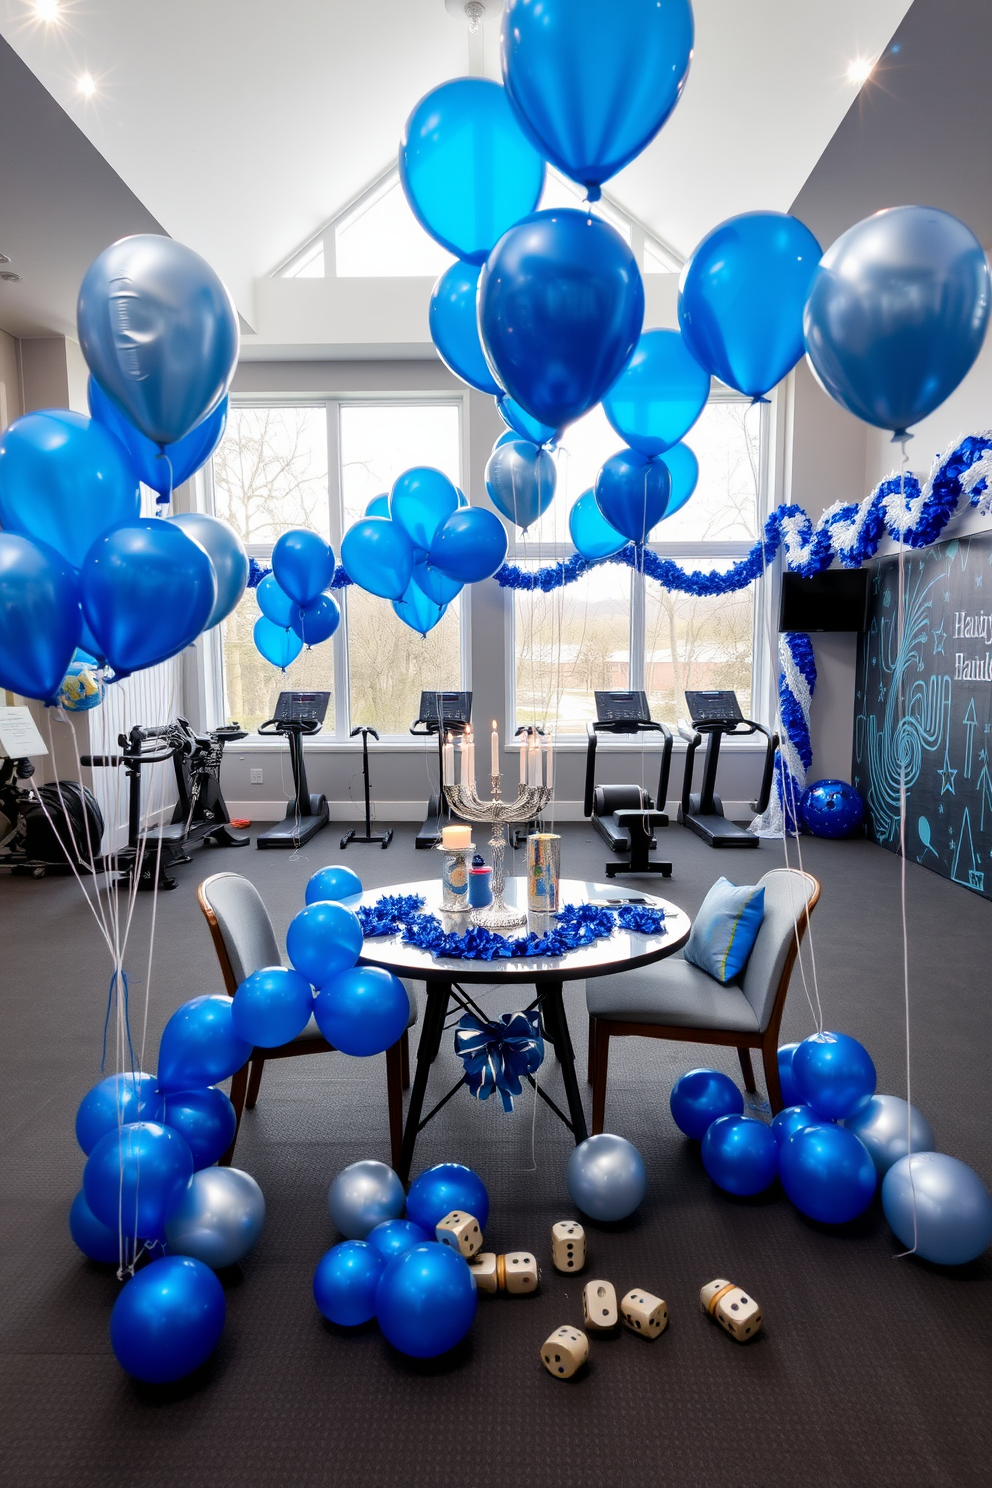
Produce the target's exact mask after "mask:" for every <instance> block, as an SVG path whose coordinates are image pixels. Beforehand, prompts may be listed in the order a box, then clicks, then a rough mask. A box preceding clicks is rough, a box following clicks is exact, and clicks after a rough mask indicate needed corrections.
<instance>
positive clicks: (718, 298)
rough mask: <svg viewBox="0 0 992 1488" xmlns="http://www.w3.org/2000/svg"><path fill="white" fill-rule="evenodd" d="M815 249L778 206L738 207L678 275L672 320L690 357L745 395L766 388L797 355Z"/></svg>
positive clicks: (816, 256) (804, 230) (759, 393)
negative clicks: (736, 213) (761, 208)
mask: <svg viewBox="0 0 992 1488" xmlns="http://www.w3.org/2000/svg"><path fill="white" fill-rule="evenodd" d="M820 251H821V250H820V245H819V243H818V242H817V241H816V239H815V238H814V236H813V234H812V233H811V232H810V230H809V228H808V227H805V226H804V225H803V223H801V222H800V221H799V220H798V219H797V218H795V217H789V216H787V215H786V213H784V212H744V213H743V214H742V215H741V216H740V217H731V218H729V219H728V220H727V221H726V222H721V224H720V226H719V227H715V228H714V229H713V231H712V232H711V233H708V234H707V235H706V237H705V238H704V239H703V241H702V242H701V243H700V244H699V246H698V247H697V248H696V249H695V250H694V251H693V254H692V257H691V258H690V259H689V262H688V263H687V264H686V266H685V268H684V269H683V270H682V277H681V279H680V280H679V325H680V326H681V328H682V335H683V336H684V337H685V342H686V345H687V346H688V348H689V350H690V351H691V352H692V354H693V356H694V357H695V358H696V361H697V362H699V363H700V364H701V365H702V366H703V367H705V368H706V370H707V371H708V372H712V374H713V376H714V377H719V379H720V381H721V382H725V383H726V384H727V386H728V387H733V388H736V389H737V391H738V392H740V393H746V394H747V395H748V397H749V398H758V397H761V396H762V395H763V394H764V393H767V392H769V391H770V390H771V389H772V388H773V387H774V386H775V384H776V383H777V382H780V381H781V379H782V378H783V377H784V376H785V375H786V373H787V372H789V371H791V370H792V368H793V367H794V366H795V365H796V363H797V362H798V360H799V358H800V357H801V356H802V354H803V306H804V305H805V303H806V296H807V294H808V293H809V287H810V283H811V282H812V278H813V274H814V273H815V271H816V266H817V264H818V263H819V260H820Z"/></svg>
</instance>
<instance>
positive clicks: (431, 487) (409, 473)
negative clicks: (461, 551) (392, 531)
mask: <svg viewBox="0 0 992 1488" xmlns="http://www.w3.org/2000/svg"><path fill="white" fill-rule="evenodd" d="M457 510H458V492H457V491H456V490H455V487H454V486H453V485H452V484H451V481H450V480H449V479H448V477H447V476H446V475H444V474H442V472H441V471H440V470H435V469H433V467H432V466H430V465H415V466H414V468H413V469H412V470H404V472H403V474H402V475H401V476H398V477H397V479H396V481H395V482H394V485H393V489H392V490H391V491H390V493H389V515H390V517H391V518H392V520H393V521H394V522H395V523H396V524H397V526H398V527H400V528H401V529H402V530H403V532H405V533H406V536H407V537H408V538H409V540H410V543H411V545H412V547H413V553H414V558H415V561H417V562H418V563H419V562H422V561H423V559H424V558H425V557H426V555H427V553H428V551H429V549H430V545H431V543H432V542H433V541H434V534H435V533H436V532H437V530H438V528H439V527H440V526H441V523H442V522H443V521H444V520H445V519H446V518H447V517H450V516H451V514H452V512H456V511H457Z"/></svg>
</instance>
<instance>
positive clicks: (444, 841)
mask: <svg viewBox="0 0 992 1488" xmlns="http://www.w3.org/2000/svg"><path fill="white" fill-rule="evenodd" d="M441 846H442V847H448V848H451V849H452V851H459V852H462V851H464V850H465V849H466V848H468V847H471V846H472V828H471V827H461V826H458V827H442V828H441Z"/></svg>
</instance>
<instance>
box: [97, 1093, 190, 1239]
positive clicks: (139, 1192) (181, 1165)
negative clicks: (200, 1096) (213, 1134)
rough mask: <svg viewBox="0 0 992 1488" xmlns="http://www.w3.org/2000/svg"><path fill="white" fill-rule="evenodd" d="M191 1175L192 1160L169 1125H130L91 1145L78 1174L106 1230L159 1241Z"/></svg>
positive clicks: (145, 1123)
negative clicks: (80, 1175)
mask: <svg viewBox="0 0 992 1488" xmlns="http://www.w3.org/2000/svg"><path fill="white" fill-rule="evenodd" d="M192 1176H193V1156H192V1153H191V1152H190V1150H189V1148H188V1147H187V1145H186V1142H185V1140H184V1139H183V1138H182V1137H181V1136H180V1135H179V1133H178V1132H177V1131H173V1130H172V1128H171V1126H163V1125H161V1124H160V1123H159V1122H157V1121H132V1122H129V1123H128V1124H127V1125H126V1126H122V1127H120V1128H117V1127H115V1128H114V1129H113V1130H112V1131H108V1132H106V1133H105V1134H104V1136H102V1137H101V1138H100V1140H99V1142H97V1144H96V1146H95V1147H94V1148H93V1151H92V1152H91V1153H90V1155H89V1157H88V1158H87V1159H86V1167H85V1168H84V1169H83V1193H84V1194H85V1195H86V1202H87V1204H89V1206H90V1209H91V1210H92V1211H93V1213H94V1214H95V1215H96V1217H97V1219H98V1220H100V1222H101V1224H105V1225H107V1226H108V1228H110V1229H112V1230H116V1229H118V1227H119V1228H120V1229H121V1230H122V1231H123V1233H124V1234H125V1235H129V1236H131V1237H132V1238H134V1237H135V1236H138V1235H140V1236H141V1238H142V1239H143V1240H163V1239H164V1238H165V1222H166V1220H167V1219H168V1217H169V1215H170V1214H171V1212H172V1210H173V1209H174V1208H175V1206H176V1205H177V1204H178V1202H179V1200H180V1199H181V1198H182V1196H183V1194H184V1193H185V1191H186V1185H187V1184H188V1183H189V1180H190V1179H191V1178H192Z"/></svg>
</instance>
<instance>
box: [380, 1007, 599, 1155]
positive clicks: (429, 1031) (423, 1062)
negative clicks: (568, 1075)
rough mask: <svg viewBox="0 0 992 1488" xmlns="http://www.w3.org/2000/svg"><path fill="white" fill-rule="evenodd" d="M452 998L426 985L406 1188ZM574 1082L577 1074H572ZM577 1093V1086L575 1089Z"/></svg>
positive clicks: (407, 1132) (406, 1146)
mask: <svg viewBox="0 0 992 1488" xmlns="http://www.w3.org/2000/svg"><path fill="white" fill-rule="evenodd" d="M450 996H451V983H450V982H428V983H427V1007H426V1009H425V1011H424V1026H423V1029H422V1030H421V1034H420V1043H419V1044H418V1045H417V1069H416V1073H415V1074H414V1077H413V1089H412V1090H411V1091H410V1105H409V1109H408V1110H407V1114H406V1126H405V1127H404V1129H403V1147H402V1149H401V1151H400V1162H399V1168H398V1169H397V1172H398V1175H399V1179H400V1182H401V1183H403V1184H406V1183H407V1182H408V1181H409V1178H410V1168H411V1167H412V1165H413V1149H414V1148H415V1147H416V1145H417V1134H418V1132H419V1131H420V1118H421V1115H422V1113H423V1109H424V1096H425V1095H426V1094H427V1081H428V1078H429V1077H430V1072H431V1065H432V1064H433V1063H434V1060H435V1059H436V1058H437V1055H438V1050H439V1049H440V1047H441V1034H442V1033H443V1032H444V1020H445V1017H446V1016H447V1012H448V999H449V997H450ZM572 1077H573V1079H574V1077H575V1076H574V1071H573V1076H572ZM576 1090H578V1086H576Z"/></svg>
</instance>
